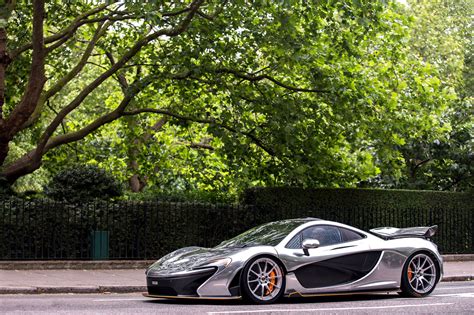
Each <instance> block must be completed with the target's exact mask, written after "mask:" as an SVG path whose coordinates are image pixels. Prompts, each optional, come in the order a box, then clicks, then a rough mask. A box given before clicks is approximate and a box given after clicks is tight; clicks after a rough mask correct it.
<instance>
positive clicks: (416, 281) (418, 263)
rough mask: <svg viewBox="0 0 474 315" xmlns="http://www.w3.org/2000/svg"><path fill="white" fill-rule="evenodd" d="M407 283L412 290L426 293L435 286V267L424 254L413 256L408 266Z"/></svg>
mask: <svg viewBox="0 0 474 315" xmlns="http://www.w3.org/2000/svg"><path fill="white" fill-rule="evenodd" d="M407 272H408V281H409V283H410V286H411V287H412V289H413V290H415V291H416V292H418V293H426V292H428V291H430V290H431V288H433V286H434V285H435V284H436V276H437V275H436V266H435V264H434V262H433V260H432V259H431V258H430V257H429V256H428V255H425V254H418V255H416V256H414V257H413V258H412V259H411V260H410V262H409V264H408V270H407Z"/></svg>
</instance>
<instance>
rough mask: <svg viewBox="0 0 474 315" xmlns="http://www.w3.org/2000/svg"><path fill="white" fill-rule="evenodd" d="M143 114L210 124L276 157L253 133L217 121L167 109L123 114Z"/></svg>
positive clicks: (134, 111)
mask: <svg viewBox="0 0 474 315" xmlns="http://www.w3.org/2000/svg"><path fill="white" fill-rule="evenodd" d="M142 113H155V114H162V115H166V116H170V117H174V118H177V119H179V120H184V121H193V122H196V123H201V124H209V125H214V126H217V127H220V128H223V129H225V130H227V131H230V132H232V133H238V134H242V135H244V136H246V137H247V138H249V139H250V140H252V142H253V143H255V144H256V145H257V146H258V147H260V148H261V149H262V150H263V151H265V152H266V153H268V154H269V155H271V156H276V154H275V151H273V149H271V148H269V147H267V146H266V145H265V144H264V143H263V142H262V141H261V140H260V139H259V138H257V137H256V136H255V135H254V134H253V133H252V132H246V131H239V130H237V129H236V128H234V127H231V126H229V125H226V124H224V123H221V122H218V121H217V120H215V119H204V118H196V117H190V116H184V115H181V114H177V113H173V112H172V111H169V110H165V109H155V108H140V109H135V110H131V111H127V112H123V113H122V115H123V116H131V115H138V114H142Z"/></svg>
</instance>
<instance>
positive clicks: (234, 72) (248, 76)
mask: <svg viewBox="0 0 474 315" xmlns="http://www.w3.org/2000/svg"><path fill="white" fill-rule="evenodd" d="M214 72H215V73H217V74H220V73H223V74H232V75H234V76H235V77H237V78H241V79H244V80H247V81H250V82H256V81H262V80H269V81H271V82H273V83H274V84H276V85H278V86H281V87H282V88H285V89H287V90H292V91H296V92H311V93H329V92H330V91H328V90H321V89H307V88H300V87H295V86H291V85H288V84H285V83H283V82H281V81H279V80H277V79H275V78H273V77H271V76H269V75H267V74H260V75H255V74H253V73H251V74H249V73H244V72H240V71H237V70H234V69H228V68H222V69H216V70H214Z"/></svg>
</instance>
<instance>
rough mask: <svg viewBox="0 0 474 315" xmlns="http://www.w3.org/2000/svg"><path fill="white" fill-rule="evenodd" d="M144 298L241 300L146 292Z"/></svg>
mask: <svg viewBox="0 0 474 315" xmlns="http://www.w3.org/2000/svg"><path fill="white" fill-rule="evenodd" d="M143 296H144V297H149V298H158V299H180V300H212V301H226V300H241V299H242V297H241V296H216V297H207V296H203V297H201V296H186V295H177V296H174V295H155V294H149V293H147V292H144V293H143Z"/></svg>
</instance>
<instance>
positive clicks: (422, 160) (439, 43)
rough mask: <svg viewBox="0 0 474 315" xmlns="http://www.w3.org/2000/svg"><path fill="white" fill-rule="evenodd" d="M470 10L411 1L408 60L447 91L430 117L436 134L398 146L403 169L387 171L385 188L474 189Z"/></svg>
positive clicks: (468, 5) (456, 4)
mask: <svg viewBox="0 0 474 315" xmlns="http://www.w3.org/2000/svg"><path fill="white" fill-rule="evenodd" d="M471 12H472V8H471V3H470V2H469V1H439V0H435V1H425V0H418V1H409V2H408V6H407V7H406V8H405V14H407V15H412V16H413V17H414V19H415V21H414V23H413V24H412V26H411V28H410V42H409V46H410V47H411V50H412V54H413V55H414V56H415V57H418V58H419V59H420V60H422V62H423V63H424V64H425V65H426V67H431V68H433V69H434V71H435V73H436V77H435V78H433V80H436V81H437V82H438V85H439V86H440V87H441V88H442V89H444V90H446V91H450V97H449V98H447V99H446V102H445V103H444V104H443V103H440V104H438V106H439V107H442V108H443V110H442V111H441V112H440V114H438V115H435V116H433V118H434V119H436V120H437V121H438V122H439V127H438V128H437V129H434V128H432V129H427V130H426V132H422V133H417V134H415V135H414V136H411V137H410V138H409V140H408V141H406V142H405V143H403V144H401V145H399V146H398V149H397V151H398V152H400V155H401V158H402V161H403V162H404V164H405V168H404V170H403V172H402V173H401V174H398V175H395V176H394V174H393V173H392V174H391V175H388V174H389V173H390V172H389V171H388V170H387V169H386V170H387V171H386V172H384V173H385V174H383V175H384V176H386V177H385V179H384V181H383V185H387V184H388V185H389V186H391V187H399V188H411V189H436V190H466V189H469V188H470V187H471V188H472V187H473V183H474V182H473V180H474V177H473V171H474V163H473V162H474V143H473V136H474V134H473V129H472V126H473V125H474V117H473V115H472V110H473V107H472V106H473V103H472V101H473V94H472V86H473V84H472V78H473V66H472V58H473V50H472V48H473V46H472V32H473V24H472V16H471Z"/></svg>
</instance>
